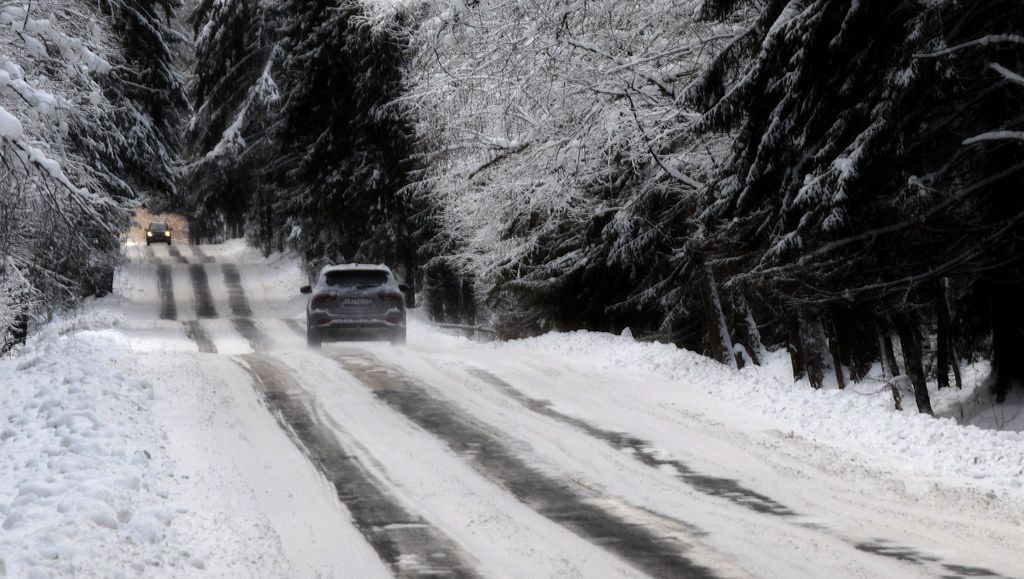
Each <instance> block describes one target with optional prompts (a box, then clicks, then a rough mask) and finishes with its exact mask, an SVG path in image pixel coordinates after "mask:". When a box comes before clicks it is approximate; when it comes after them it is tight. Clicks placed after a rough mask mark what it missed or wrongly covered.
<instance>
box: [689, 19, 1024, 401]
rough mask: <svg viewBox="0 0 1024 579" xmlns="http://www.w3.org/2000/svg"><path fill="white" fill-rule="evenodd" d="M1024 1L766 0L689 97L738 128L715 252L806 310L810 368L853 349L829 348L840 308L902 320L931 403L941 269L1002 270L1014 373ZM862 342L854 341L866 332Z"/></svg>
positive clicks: (737, 279)
mask: <svg viewBox="0 0 1024 579" xmlns="http://www.w3.org/2000/svg"><path fill="white" fill-rule="evenodd" d="M1021 13H1022V9H1021V6H1020V5H1014V4H1013V3H1011V2H1005V3H1000V2H996V3H986V4H985V5H984V6H982V5H980V4H977V5H976V4H966V3H960V2H954V1H952V0H951V1H949V2H937V3H915V2H904V3H897V4H884V3H875V4H870V3H851V2H848V1H845V0H842V1H840V0H835V1H833V0H817V1H802V0H793V1H788V2H769V3H767V4H765V5H764V6H763V7H762V10H761V13H760V16H759V17H758V21H757V24H756V25H755V26H753V27H751V29H750V32H749V33H748V34H747V35H740V36H737V38H736V40H735V42H733V43H732V44H731V45H730V46H729V47H728V48H727V49H726V50H724V51H723V52H722V53H721V54H720V55H719V57H718V58H717V59H716V61H715V63H714V64H713V65H712V66H710V67H708V69H707V70H706V71H705V75H704V78H703V79H702V81H701V82H699V83H696V84H695V85H694V86H693V87H692V88H691V90H690V92H689V94H688V95H687V96H688V98H689V100H690V101H691V102H693V103H695V104H698V105H701V106H704V107H705V108H706V110H705V112H704V114H703V116H702V119H701V121H700V122H699V123H698V124H697V125H696V127H697V128H698V129H700V130H703V131H707V132H712V133H713V132H715V131H735V134H736V137H735V141H734V144H733V147H732V154H731V155H730V157H729V159H728V161H727V162H726V163H725V164H724V165H723V167H722V170H721V171H720V172H719V174H718V176H717V177H716V179H715V180H714V182H713V183H712V185H711V186H710V187H709V190H708V195H707V198H706V199H705V202H704V205H705V210H704V214H703V217H704V221H703V226H704V228H703V230H702V235H705V236H707V238H708V239H709V240H710V244H709V247H711V248H712V249H713V256H712V263H714V264H716V265H717V266H718V267H720V268H722V269H724V270H727V272H728V275H729V278H730V284H731V285H732V286H734V287H741V288H744V289H745V290H747V291H754V292H757V293H759V294H760V295H766V296H770V299H771V300H772V301H773V302H774V303H775V304H776V305H777V306H778V307H779V308H780V310H781V311H782V312H784V315H787V316H789V317H791V318H798V319H799V322H800V327H801V332H800V333H801V334H804V338H805V339H802V340H800V342H802V344H799V345H800V346H802V347H803V348H804V350H805V351H804V352H803V358H804V362H806V363H808V364H809V365H810V366H815V367H813V368H808V369H807V370H808V373H809V374H811V373H812V372H813V376H814V380H812V381H815V382H817V383H819V384H820V383H821V381H822V380H823V379H824V376H825V375H826V374H827V372H828V370H829V368H824V367H823V366H827V365H829V364H831V365H832V366H834V367H835V369H837V370H838V368H840V367H841V366H842V365H843V364H844V363H845V362H844V360H842V357H843V356H842V355H841V354H839V355H835V354H833V355H830V356H827V355H824V354H823V352H824V351H825V349H827V348H828V345H829V344H833V346H834V345H835V343H836V342H837V341H838V342H843V340H844V337H843V336H844V334H846V335H847V336H848V335H849V333H848V332H847V331H846V329H845V328H843V327H842V326H843V324H841V323H836V322H837V320H840V321H841V320H842V319H843V318H844V316H845V317H850V316H851V315H855V316H857V317H858V318H859V319H860V320H861V324H863V320H865V319H868V320H870V319H872V318H874V319H875V320H876V321H877V323H878V325H879V327H880V328H882V329H883V331H885V328H887V327H888V326H889V323H890V321H889V320H891V323H892V324H893V326H894V327H895V329H896V330H897V333H898V334H899V336H900V341H901V342H902V346H903V348H902V350H903V353H904V355H905V356H906V368H905V370H904V371H905V373H907V374H908V375H909V376H910V378H911V379H912V381H913V383H914V386H915V393H916V396H917V400H918V407H919V408H920V409H921V410H922V411H923V412H930V404H929V401H928V394H927V389H926V386H925V373H924V371H923V369H922V360H921V351H922V348H921V340H922V336H921V323H920V320H921V317H922V315H924V316H927V317H930V316H932V315H933V314H932V313H931V310H930V309H922V306H923V305H926V304H928V305H930V307H934V306H931V304H934V303H939V304H942V307H945V303H946V302H945V297H944V295H942V294H943V293H944V292H936V288H944V287H945V285H944V284H945V282H944V280H945V279H947V278H951V279H953V281H955V282H957V283H958V284H959V285H973V284H975V281H974V280H978V279H979V278H980V279H985V277H984V276H983V275H982V272H985V271H988V272H989V273H988V274H987V275H988V276H991V272H992V271H993V269H994V270H995V271H1001V272H1003V273H1002V274H1001V280H1002V281H999V282H996V283H995V284H991V283H989V284H988V285H989V286H991V287H989V289H988V290H987V291H988V295H989V296H990V298H991V303H992V305H993V306H994V307H999V308H1000V309H1001V310H1002V311H1001V313H1000V314H999V317H1000V318H1001V320H1000V322H998V323H996V322H994V323H993V330H994V332H993V338H994V340H993V344H994V348H995V350H996V353H997V355H996V356H995V357H994V359H993V363H994V369H995V370H996V376H997V377H999V378H997V381H1002V383H1004V384H1005V379H1004V378H1002V377H1001V376H1002V375H1001V374H1000V372H1005V371H1006V370H1000V368H1005V367H1004V366H1003V365H1002V364H1000V363H999V356H998V352H999V348H1000V346H999V345H998V344H999V343H1000V341H1001V340H1007V341H1009V343H1011V344H1012V343H1013V341H1014V339H1013V338H1009V337H1008V336H1009V335H1010V334H1013V333H1014V332H1016V335H1019V334H1020V332H1019V328H1020V325H1019V324H1020V321H1019V320H1020V319H1021V316H1020V315H1019V313H1020V308H1019V304H1009V303H1007V302H1008V300H1006V299H1003V300H1000V298H999V296H1000V293H1001V292H1002V291H1003V290H1010V291H1012V289H1013V288H1018V287H1019V286H1017V285H1014V284H1019V283H1021V282H1020V280H1021V279H1022V276H1021V271H1020V265H1019V259H1020V258H1019V256H1020V255H1021V252H1020V248H1019V247H1018V246H1017V245H1016V243H1017V242H1016V241H1014V240H1016V239H1019V234H1018V233H1016V232H1019V231H1020V229H1019V228H1020V227H1021V222H1020V216H1021V215H1020V210H1019V209H1018V210H1016V211H1015V210H1014V208H1015V207H1018V205H1014V203H1015V201H1012V200H1014V199H1016V197H1014V196H1011V195H1007V188H1010V189H1012V188H1013V187H1015V186H1016V187H1019V183H1020V178H1021V176H1020V169H1021V166H1020V165H1019V161H1020V157H1019V154H1020V150H1019V148H1018V149H1014V148H1013V145H1014V143H1013V138H1012V136H1013V133H1014V131H1015V130H1016V129H1015V127H1019V123H1020V111H1021V102H1022V101H1021V100H1020V99H1021V95H1020V94H1019V93H1014V92H1013V89H1012V85H1013V77H1012V76H1006V75H1005V74H1004V73H1005V72H1008V71H1012V70H1013V69H1014V68H1017V69H1018V70H1019V66H1020V61H1021V60H1020V59H1021V50H1020V46H1019V44H1017V43H1016V42H1014V41H1013V40H1012V39H1013V37H1014V34H1013V31H1016V30H1019V29H1020V28H1019V27H1020V24H1021V21H1022V20H1021ZM951 22H955V23H957V24H956V25H955V26H950V25H949V23H951ZM1015 26H1016V27H1017V28H1014V27H1015ZM997 39H998V41H996V40H997ZM961 45H964V46H963V50H961V49H960V48H956V47H959V46H961ZM997 46H998V47H997ZM954 48H955V50H954ZM954 53H956V55H954ZM745 55H749V57H745ZM999 61H1005V62H1006V64H1001V63H1000V62H999ZM1014 74H1016V73H1014ZM1007 145H1009V146H1007ZM996 151H999V152H996ZM1015 155H1017V156H1015ZM997 184H998V185H997ZM1018 197H1019V196H1018ZM1007 268H1009V269H1007ZM989 279H991V278H989ZM936 296H941V297H936ZM1004 313H1005V314H1007V316H1006V317H1003V315H1004ZM934 315H937V314H934ZM1003 320H1012V321H1009V322H1007V323H1008V328H1007V330H1006V331H1005V332H1004V333H1003V334H1002V336H1003V337H1002V338H1000V337H999V336H1000V335H1001V334H1000V331H1001V330H1000V325H1001V324H1002V321H1003ZM822 328H826V329H827V330H828V331H823V330H822ZM1015 328H1017V329H1015ZM808 337H810V338H811V339H807V338H808ZM1017 339H1019V338H1017ZM854 342H857V341H856V340H850V341H847V342H846V343H845V344H844V345H845V346H850V347H849V348H846V350H850V349H853V350H856V349H858V348H861V349H863V347H867V346H866V345H867V344H869V343H870V340H859V344H858V343H854ZM832 350H833V352H840V351H841V349H840V348H833V349H832ZM1008 373H1009V374H1010V375H1012V376H1019V375H1020V372H1019V368H1018V369H1016V370H1014V369H1013V366H1012V364H1011V366H1010V367H1009V372H1008ZM836 376H837V378H839V379H841V376H842V372H840V371H836ZM1003 388H1004V391H1005V386H1003Z"/></svg>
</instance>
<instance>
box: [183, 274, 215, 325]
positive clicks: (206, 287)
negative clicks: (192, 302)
mask: <svg viewBox="0 0 1024 579" xmlns="http://www.w3.org/2000/svg"><path fill="white" fill-rule="evenodd" d="M188 275H189V277H191V278H192V291H193V292H194V293H195V298H196V316H198V317H200V318H216V317H217V308H215V307H214V305H213V295H212V294H211V293H210V280H209V279H208V278H207V277H206V270H205V269H203V266H202V265H200V264H192V265H190V266H188Z"/></svg>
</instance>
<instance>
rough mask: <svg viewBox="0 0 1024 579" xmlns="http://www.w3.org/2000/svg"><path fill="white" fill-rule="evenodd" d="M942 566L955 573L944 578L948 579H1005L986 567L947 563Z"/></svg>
mask: <svg viewBox="0 0 1024 579" xmlns="http://www.w3.org/2000/svg"><path fill="white" fill-rule="evenodd" d="M942 566H943V567H944V568H945V569H946V571H949V572H951V573H954V574H953V575H943V577H944V578H947V579H957V578H959V577H1003V576H1002V575H997V574H995V573H993V572H992V571H990V570H988V569H986V568H984V567H970V566H967V565H952V564H947V563H944V564H943V565H942ZM1007 579H1009V578H1007Z"/></svg>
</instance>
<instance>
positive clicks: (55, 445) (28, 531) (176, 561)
mask: <svg viewBox="0 0 1024 579" xmlns="http://www.w3.org/2000/svg"><path fill="white" fill-rule="evenodd" d="M110 321H111V320H95V322H96V324H95V325H104V324H108V323H109V322H110ZM82 322H85V324H86V325H88V319H84V320H82V319H80V320H76V324H75V328H76V329H79V328H81V326H79V325H78V324H79V323H82ZM108 327H109V326H108ZM70 330H71V327H69V326H64V327H62V326H61V325H60V324H51V325H50V326H47V327H46V328H44V330H43V331H42V332H41V333H40V334H39V335H37V336H36V337H35V338H34V339H32V340H30V342H29V343H28V344H27V345H26V346H25V348H24V350H23V352H22V355H21V356H19V357H17V358H15V359H12V360H3V361H0V411H2V414H3V417H2V421H0V422H2V424H0V429H2V430H0V480H2V481H4V484H3V485H0V529H2V531H0V575H4V574H6V575H8V576H12V577H30V576H31V577H45V576H54V575H56V576H71V575H86V576H104V577H116V576H136V575H139V574H140V573H143V572H153V571H154V570H156V571H157V572H158V573H159V574H164V575H165V574H175V573H174V570H175V569H177V570H179V571H180V572H184V570H185V569H189V568H191V570H192V571H193V572H194V571H195V566H196V565H202V563H201V562H198V561H195V560H193V559H191V558H190V557H189V555H188V553H184V552H181V550H180V549H179V548H177V541H176V538H175V533H174V532H173V531H172V530H171V528H170V527H169V525H170V523H171V521H172V520H173V519H174V517H175V515H176V514H177V513H178V512H179V509H178V508H177V507H176V506H175V505H174V504H173V503H172V502H171V501H170V500H169V498H168V492H167V490H166V489H164V488H163V487H162V486H161V485H160V484H159V481H160V479H161V478H162V477H165V476H167V473H168V470H169V466H168V465H167V464H166V463H164V462H163V461H162V458H161V449H162V446H163V445H162V434H160V433H158V432H156V431H155V429H154V427H153V426H152V422H151V420H150V406H151V403H152V399H153V388H152V386H151V385H150V384H149V383H148V382H145V381H140V380H138V379H132V378H128V377H126V376H124V375H122V374H121V373H119V372H117V371H115V370H112V369H111V365H110V360H111V355H112V353H114V352H115V350H116V348H119V347H118V346H117V345H116V344H115V343H113V342H110V343H108V342H106V341H105V340H103V339H102V338H99V337H98V336H97V335H93V336H92V337H90V338H89V339H78V338H77V337H75V334H74V333H72V332H71V331H70Z"/></svg>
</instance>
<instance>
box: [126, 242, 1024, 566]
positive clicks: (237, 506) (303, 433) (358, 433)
mask: <svg viewBox="0 0 1024 579" xmlns="http://www.w3.org/2000/svg"><path fill="white" fill-rule="evenodd" d="M130 254H131V261H130V263H129V264H127V266H126V267H125V268H124V270H123V272H122V275H121V278H120V279H119V288H120V289H119V292H120V293H121V294H122V295H123V298H124V299H122V301H121V302H120V305H119V307H120V308H121V309H122V310H123V317H122V318H121V319H120V321H119V322H118V324H117V328H116V332H118V333H119V335H121V336H123V338H124V341H125V342H126V343H127V344H128V346H129V348H130V350H127V352H128V353H125V354H115V355H113V363H114V364H115V365H116V366H117V367H118V368H119V369H120V370H121V371H122V372H125V373H127V374H130V375H136V376H140V377H144V378H145V379H147V380H149V381H151V382H152V383H153V388H154V391H155V394H154V398H155V400H154V403H153V404H154V409H153V415H154V417H155V419H156V421H157V423H158V424H157V426H158V427H159V428H160V429H161V430H162V431H163V432H165V433H166V439H165V441H164V443H163V444H164V448H163V449H162V451H163V452H164V453H165V454H166V457H167V460H168V461H169V463H172V464H173V465H175V466H174V475H173V477H172V480H171V482H170V483H169V484H170V487H171V488H169V489H168V491H167V492H168V494H169V495H170V496H171V497H173V498H174V499H175V500H176V501H177V503H179V504H181V505H184V507H185V508H183V509H182V511H183V514H182V515H180V516H178V517H177V518H175V519H174V522H173V526H174V528H175V531H176V532H177V533H178V535H179V536H181V537H184V539H183V540H184V541H185V543H186V544H188V545H190V546H189V550H190V552H192V553H196V554H197V555H196V557H197V558H198V559H199V560H200V561H201V565H197V566H196V567H199V568H201V569H203V572H205V573H207V574H210V575H215V576H261V577H266V576H281V577H313V576H323V577H372V576H389V575H397V576H403V577H404V576H409V577H415V576H425V575H431V576H435V575H441V576H463V577H470V576H487V577H634V576H654V577H747V576H759V577H915V576H922V577H933V576H950V577H954V576H962V577H968V576H970V577H984V576H1024V557H1022V556H1021V555H1020V550H1019V547H1020V545H1022V544H1024V531H1022V528H1021V519H1020V513H1019V511H1015V510H1014V509H1013V508H1011V507H1010V506H1008V505H1007V504H1005V503H1004V502H1001V501H994V500H991V498H990V497H987V496H986V495H985V494H984V493H982V492H980V491H972V490H970V489H964V488H959V487H951V488H945V487H941V488H940V487H939V486H935V487H934V488H930V489H927V490H926V491H915V490H914V489H909V490H908V488H907V485H906V484H905V481H902V480H900V477H899V473H898V472H893V471H892V470H891V469H888V468H886V467H884V466H883V465H881V464H877V465H876V464H874V463H872V461H871V459H870V457H864V456H849V455H847V453H844V452H841V451H839V450H838V449H836V448H834V447H829V446H826V445H817V444H814V442H813V441H810V440H807V439H805V438H801V437H799V436H793V435H789V434H787V433H786V432H785V431H784V430H781V429H780V427H779V425H777V424H773V423H771V422H769V421H768V420H767V419H765V418H763V417H758V416H754V415H750V414H746V413H744V412H743V411H742V410H737V409H735V408H731V407H728V406H726V405H725V404H724V403H723V402H722V401H721V400H718V399H715V398H714V397H711V396H708V395H707V394H706V393H705V392H702V389H701V386H700V384H691V385H687V386H688V387H687V389H686V390H685V393H684V394H682V395H681V394H680V387H679V385H678V384H673V383H672V382H671V381H668V380H664V379H661V378H658V377H655V376H650V375H645V374H640V373H637V372H631V371H629V370H628V369H623V370H621V371H605V370H602V371H596V370H593V369H592V368H589V367H588V366H587V365H586V364H585V363H581V362H580V361H579V360H567V359H565V358H564V357H560V356H558V355H555V354H554V353H545V352H543V351H534V352H527V351H525V350H520V349H516V348H504V347H500V346H481V345H475V344H472V343H469V342H467V341H465V340H462V339H458V338H454V337H448V336H445V335H443V334H440V333H437V332H435V331H433V330H431V329H430V328H428V327H426V326H424V325H415V326H414V327H412V328H411V331H410V339H409V345H408V347H405V348H393V347H391V346H389V345H387V344H386V343H385V344H363V343H359V344H328V345H325V346H324V348H323V349H322V350H321V351H313V350H309V349H307V348H306V347H305V341H304V336H303V327H302V325H301V323H300V322H299V321H298V320H299V317H300V316H301V312H302V308H303V302H302V300H301V296H300V295H298V292H297V287H298V284H299V283H300V280H299V279H298V276H297V268H296V267H295V265H294V264H293V263H290V262H288V261H285V260H278V261H264V260H262V259H260V258H258V257H257V256H255V255H254V253H253V252H251V251H249V250H243V249H240V246H203V247H189V246H172V247H170V248H166V247H163V246H155V247H153V248H152V249H147V248H136V247H134V246H133V247H131V248H130ZM165 571H167V570H166V569H165ZM180 572H181V570H180V569H179V574H185V575H188V574H191V573H194V572H196V568H195V567H193V568H191V569H190V570H188V572H185V573H180Z"/></svg>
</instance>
